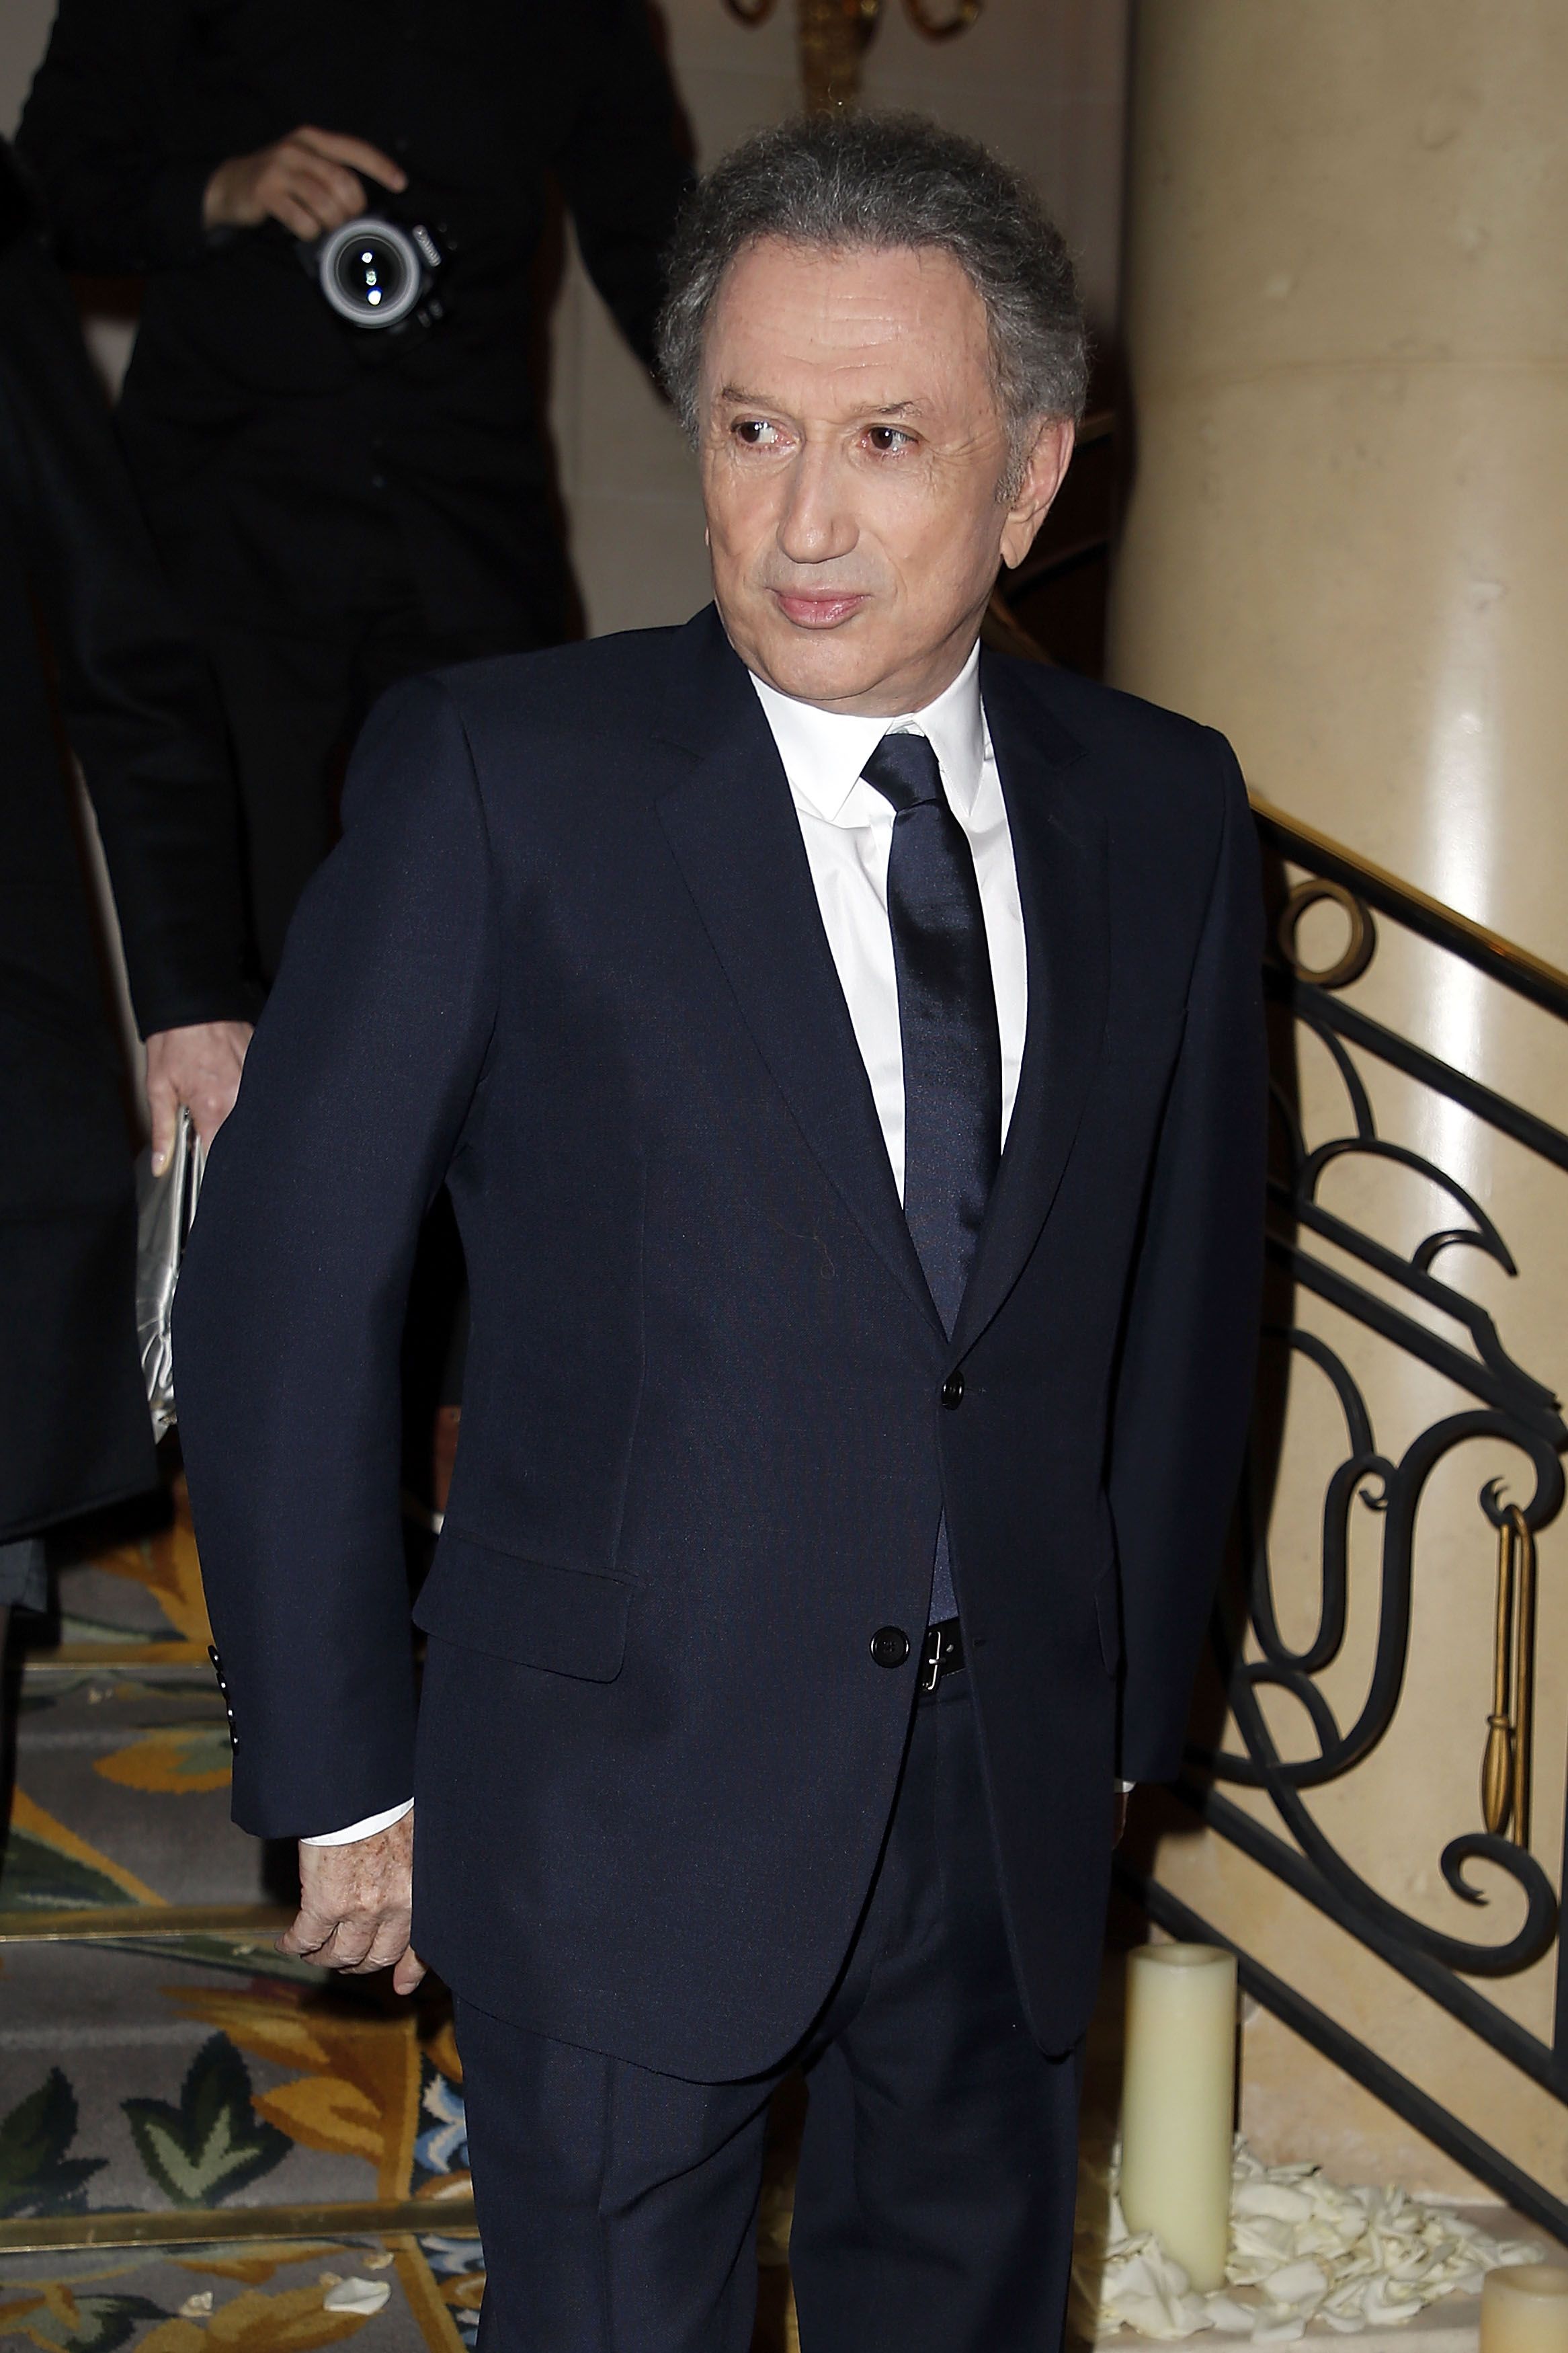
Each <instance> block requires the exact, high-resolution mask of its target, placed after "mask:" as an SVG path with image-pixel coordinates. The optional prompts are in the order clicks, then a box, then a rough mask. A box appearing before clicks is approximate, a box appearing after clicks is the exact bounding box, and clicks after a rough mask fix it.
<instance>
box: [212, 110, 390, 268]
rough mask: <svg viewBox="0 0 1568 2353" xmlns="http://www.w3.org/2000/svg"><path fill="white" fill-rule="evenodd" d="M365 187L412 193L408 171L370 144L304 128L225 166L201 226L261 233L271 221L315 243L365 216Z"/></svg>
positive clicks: (214, 177)
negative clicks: (372, 182)
mask: <svg viewBox="0 0 1568 2353" xmlns="http://www.w3.org/2000/svg"><path fill="white" fill-rule="evenodd" d="M367 179H370V180H379V181H380V182H381V185H382V186H383V187H384V188H392V189H394V190H397V189H401V188H405V187H406V186H407V185H408V174H406V173H405V171H404V169H403V167H402V165H401V164H395V163H394V162H393V160H392V158H391V156H390V155H384V154H383V153H382V152H381V150H380V148H379V147H373V146H372V145H371V143H370V142H369V140H368V139H351V138H350V137H349V136H348V134H347V132H342V131H314V130H312V129H311V128H310V124H309V123H303V124H301V126H300V129H299V130H298V131H291V132H289V136H288V138H287V139H279V141H278V142H277V143H276V145H274V146H271V147H258V149H257V151H256V153H254V154H253V155H231V156H230V157H229V159H228V161H227V163H226V164H219V165H218V167H217V170H216V172H215V173H214V174H213V175H212V178H211V179H210V180H209V181H208V182H207V185H206V194H205V196H204V197H203V199H202V221H203V224H204V226H205V227H207V228H257V227H259V226H260V224H261V223H262V222H263V221H264V220H267V219H269V218H270V219H272V220H277V221H281V222H282V224H283V226H284V227H285V228H286V229H289V230H291V231H292V232H293V234H294V236H296V237H303V238H305V239H306V240H307V242H309V241H310V239H312V238H314V237H320V236H321V234H322V232H323V231H324V230H326V229H330V228H341V227H342V224H343V222H344V221H347V220H353V217H354V215H355V214H356V213H363V210H364V208H365V197H364V182H365V180H367Z"/></svg>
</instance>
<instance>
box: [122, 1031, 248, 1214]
mask: <svg viewBox="0 0 1568 2353" xmlns="http://www.w3.org/2000/svg"><path fill="white" fill-rule="evenodd" d="M249 1043H250V1024H249V1022H248V1021H193V1022H192V1023H191V1024H190V1025H189V1026H188V1027H187V1028H185V1029H155V1030H154V1031H153V1035H152V1037H151V1038H149V1039H148V1040H147V1113H148V1117H149V1118H150V1120H151V1122H152V1125H153V1175H154V1176H162V1174H163V1163H164V1162H165V1161H166V1160H167V1159H168V1157H169V1150H170V1146H171V1145H173V1143H174V1129H175V1126H176V1124H177V1123H178V1121H179V1116H180V1105H181V1104H182V1103H189V1105H190V1107H191V1117H192V1118H193V1119H194V1120H195V1124H196V1134H198V1135H199V1136H200V1137H201V1140H202V1142H203V1144H204V1145H208V1144H210V1143H211V1142H212V1140H213V1138H214V1136H215V1135H216V1134H217V1132H218V1130H219V1128H220V1127H221V1126H222V1125H223V1124H224V1122H225V1120H226V1118H227V1117H228V1115H229V1113H230V1112H231V1111H232V1110H233V1109H234V1099H235V1097H236V1095H237V1093H238V1092H239V1074H240V1072H241V1071H242V1070H243V1069H244V1068H245V1050H246V1048H247V1046H248V1045H249Z"/></svg>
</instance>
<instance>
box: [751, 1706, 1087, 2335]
mask: <svg viewBox="0 0 1568 2353" xmlns="http://www.w3.org/2000/svg"><path fill="white" fill-rule="evenodd" d="M823 2040H824V2047H823V2049H822V2051H821V2055H820V2057H817V2058H816V2059H815V2060H814V2061H808V2067H807V2082H808V2084H809V2087H810V2106H809V2108H808V2110H807V2113H806V2122H805V2142H804V2145H803V2147H802V2151H801V2163H800V2175H799V2180H798V2183H797V2186H796V2191H795V2229H794V2233H793V2236H792V2238H791V2242H790V2268H791V2271H792V2273H793V2274H794V2279H795V2302H796V2307H797V2310H798V2312H799V2316H800V2333H801V2346H802V2353H1056V2348H1058V2346H1059V2344H1060V2342H1061V2334H1062V2326H1063V2321H1064V2317H1065V2314H1066V2309H1067V2292H1068V2268H1069V2264H1070V2260H1071V2253H1072V2227H1073V2207H1074V2197H1075V2191H1076V2186H1077V2158H1078V2100H1079V2056H1078V2054H1077V2053H1076V2052H1074V2053H1072V2054H1069V2055H1068V2057H1066V2058H1062V2059H1054V2060H1052V2059H1045V2058H1042V2057H1041V2055H1040V2053H1039V2052H1038V2051H1037V2048H1036V2047H1035V2043H1034V2042H1033V2039H1032V2037H1031V2036H1030V2033H1029V2031H1028V2028H1027V2026H1026V2023H1025V2021H1024V2016H1023V2011H1022V2009H1021V2007H1020V2004H1019V2000H1018V1994H1017V1987H1016V1978H1015V1975H1014V1970H1013V1964H1012V1958H1011V1956H1010V1953H1009V1951H1008V1945H1007V1932H1006V1924H1005V1917H1004V1914H1003V1909H1002V1898H1001V1893H1000V1889H999V1886H998V1883H997V1877H996V1868H995V1863H994V1859H993V1852H992V1842H991V1836H990V1830H989V1826H988V1822H987V1818H986V1810H985V1802H984V1789H983V1787H982V1783H981V1767H980V1757H979V1749H978V1743H977V1739H976V1734H975V1726H974V1720H973V1710H972V1707H971V1704H970V1701H969V1697H968V1688H967V1683H966V1680H965V1679H964V1678H963V1677H958V1678H955V1679H954V1680H953V1681H952V1682H951V1683H946V1684H944V1685H943V1686H942V1690H941V1691H940V1692H939V1693H938V1694H936V1696H935V1697H934V1698H933V1699H931V1701H929V1702H926V1703H924V1704H921V1706H920V1707H919V1708H918V1709H917V1711H916V1716H915V1725H914V1730H913V1734H912V1736H911V1739H910V1752H909V1757H908V1760H907V1762H906V1766H905V1770H904V1780H903V1786H902V1788H901V1789H900V1795H899V1802H898V1807H897V1810H896V1811H895V1813H894V1816H893V1821H892V1826H891V1830H890V1831H889V1841H888V1847H887V1852H886V1853H885V1855H884V1858H883V1862H882V1867H881V1871H880V1873H879V1878H878V1883H877V1887H876V1890H875V1892H874V1894H873V1896H872V1899H871V1904H870V1906H869V1908H868V1913H867V1916H866V1920H865V1923H864V1925H863V1926H862V1929H861V1932H860V1936H859V1937H858V1941H857V1946H856V1950H855V1954H854V1957H853V1958H852V1959H851V1962H850V1966H849V1968H848V1971H847V1976H846V1979H845V1983H844V1985H843V1987H842V1988H841V1989H840V1991H839V1994H838V1995H837V1997H836V1999H835V2000H834V2002H833V2004H832V2006H831V2008H830V2010H829V2012H828V2016H827V2018H826V2020H825V2021H824V2037H823Z"/></svg>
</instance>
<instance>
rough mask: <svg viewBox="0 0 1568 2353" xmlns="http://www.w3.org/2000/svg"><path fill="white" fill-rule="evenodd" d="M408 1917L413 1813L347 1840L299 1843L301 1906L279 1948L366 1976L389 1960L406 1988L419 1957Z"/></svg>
mask: <svg viewBox="0 0 1568 2353" xmlns="http://www.w3.org/2000/svg"><path fill="white" fill-rule="evenodd" d="M413 1917H414V1817H413V1815H412V1814H411V1813H410V1814H405V1815H404V1816H403V1818H402V1820H401V1821H395V1822H394V1823H393V1824H392V1825H391V1827H390V1828H389V1829H387V1830H384V1831H375V1832H374V1834H373V1835H372V1836H371V1837H370V1838H363V1839H355V1840H354V1841H353V1845H352V1846H307V1845H306V1844H305V1843H304V1842H303V1841H301V1843H300V1910H299V1914H298V1915H297V1917H296V1919H295V1921H294V1925H293V1926H292V1927H291V1928H289V1930H287V1932H286V1933H285V1934H284V1935H283V1936H279V1939H278V1949H279V1952H280V1953H288V1954H290V1955H291V1956H292V1957H293V1958H294V1959H295V1960H301V1961H314V1962H316V1963H317V1964H318V1966H319V1967H320V1968H325V1969H345V1970H346V1971H347V1972H348V1974H349V1975H350V1976H351V1977H360V1978H363V1977H368V1976H369V1975H370V1973H371V1971H372V1970H373V1969H384V1968H390V1969H391V1970H392V1982H393V1985H394V1987H395V1989H396V1991H397V1992H398V1993H412V1992H413V1990H414V1989H415V1987H416V1985H417V1984H418V1982H419V1980H420V1978H422V1977H423V1976H424V1974H425V1964H424V1962H423V1961H422V1960H421V1959H420V1958H419V1956H418V1954H417V1953H416V1951H415V1949H414V1947H413V1946H412V1945H411V1944H410V1943H409V1941H408V1931H409V1928H410V1926H411V1925H412V1922H413Z"/></svg>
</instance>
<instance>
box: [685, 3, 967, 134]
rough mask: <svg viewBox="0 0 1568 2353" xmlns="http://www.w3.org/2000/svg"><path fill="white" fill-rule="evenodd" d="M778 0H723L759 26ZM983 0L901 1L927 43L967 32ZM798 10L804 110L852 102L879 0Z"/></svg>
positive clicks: (814, 5)
mask: <svg viewBox="0 0 1568 2353" xmlns="http://www.w3.org/2000/svg"><path fill="white" fill-rule="evenodd" d="M724 5H725V6H726V7H727V8H728V9H729V11H730V14H731V16H738V17H739V18H740V20H741V22H742V25H760V24H762V23H763V21H764V20H765V19H766V18H767V17H769V16H772V15H773V9H774V7H775V6H776V5H777V0H724ZM797 5H798V7H799V11H800V79H801V87H802V90H804V92H805V111H806V112H807V113H808V114H832V113H834V112H836V111H837V110H838V109H840V108H844V107H850V106H853V105H854V104H855V102H856V100H857V99H858V97H859V94H860V60H861V58H862V57H863V56H864V54H865V52H866V48H867V47H868V43H869V41H870V39H871V37H872V35H873V34H874V33H875V31H876V29H877V20H878V18H879V16H880V15H881V13H882V0H797ZM984 5H985V0H953V5H952V7H951V8H949V9H947V10H946V11H945V12H938V11H935V10H933V9H932V8H931V5H930V0H904V6H905V8H906V10H907V11H908V14H909V17H910V23H911V24H912V25H913V26H914V27H915V29H916V30H917V32H921V33H923V34H924V35H925V37H926V39H927V40H928V41H951V40H952V37H953V36H954V34H956V33H963V32H966V31H967V30H968V28H969V26H971V25H973V22H974V20H975V18H976V17H977V16H979V14H980V12H981V9H982V8H983V7H984Z"/></svg>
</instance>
